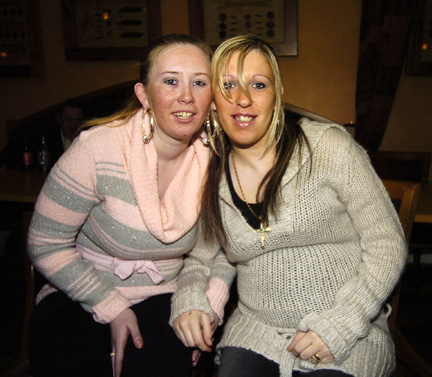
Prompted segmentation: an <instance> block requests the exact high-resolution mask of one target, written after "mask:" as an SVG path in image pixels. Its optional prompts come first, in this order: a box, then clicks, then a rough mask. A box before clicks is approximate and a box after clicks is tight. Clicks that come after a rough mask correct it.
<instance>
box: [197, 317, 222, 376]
mask: <svg viewBox="0 0 432 377" xmlns="http://www.w3.org/2000/svg"><path fill="white" fill-rule="evenodd" d="M214 316H215V319H214V321H213V322H212V324H211V332H212V334H214V332H215V331H216V329H217V327H218V324H219V316H218V315H217V314H216V313H214ZM200 357H201V350H198V349H195V350H193V351H192V366H193V367H194V368H195V367H196V366H197V364H198V361H199V359H200Z"/></svg>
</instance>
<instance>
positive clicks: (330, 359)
mask: <svg viewBox="0 0 432 377" xmlns="http://www.w3.org/2000/svg"><path fill="white" fill-rule="evenodd" d="M333 361H334V357H333V356H331V355H330V356H326V357H323V358H322V359H321V361H320V363H323V364H328V363H331V362H333Z"/></svg>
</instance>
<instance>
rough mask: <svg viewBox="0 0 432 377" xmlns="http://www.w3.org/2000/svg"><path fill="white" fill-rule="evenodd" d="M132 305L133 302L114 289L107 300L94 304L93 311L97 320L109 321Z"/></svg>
mask: <svg viewBox="0 0 432 377" xmlns="http://www.w3.org/2000/svg"><path fill="white" fill-rule="evenodd" d="M131 305H132V303H131V302H130V301H128V300H126V299H125V298H124V297H123V296H122V295H121V294H120V292H119V291H117V290H113V291H111V292H110V293H109V295H108V296H107V297H106V298H105V300H103V301H101V302H100V303H99V304H97V305H95V306H93V307H92V308H91V311H92V312H93V318H94V320H95V321H96V322H99V323H109V322H111V321H112V320H114V319H115V318H116V317H117V316H118V315H119V314H120V313H121V312H122V311H123V310H125V309H127V308H129V307H130V306H131Z"/></svg>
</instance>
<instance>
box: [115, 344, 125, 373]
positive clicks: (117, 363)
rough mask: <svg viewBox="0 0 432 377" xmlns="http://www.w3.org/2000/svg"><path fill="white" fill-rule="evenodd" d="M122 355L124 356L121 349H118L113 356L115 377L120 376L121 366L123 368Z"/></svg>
mask: <svg viewBox="0 0 432 377" xmlns="http://www.w3.org/2000/svg"><path fill="white" fill-rule="evenodd" d="M123 355H124V351H123V348H120V349H119V350H118V351H116V354H115V358H114V359H115V369H114V370H115V377H120V375H121V370H122V366H123Z"/></svg>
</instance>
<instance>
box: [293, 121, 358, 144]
mask: <svg viewBox="0 0 432 377" xmlns="http://www.w3.org/2000/svg"><path fill="white" fill-rule="evenodd" d="M300 127H301V128H302V130H303V132H304V134H305V135H306V138H307V140H308V142H309V144H310V146H311V149H312V150H315V149H316V148H330V149H332V150H335V149H341V150H344V149H350V148H352V146H353V144H355V142H354V140H353V138H352V136H351V135H350V134H349V133H348V131H347V130H346V129H345V128H344V127H343V126H341V125H340V124H337V123H322V122H317V121H313V120H309V119H306V118H303V119H302V120H300Z"/></svg>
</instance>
